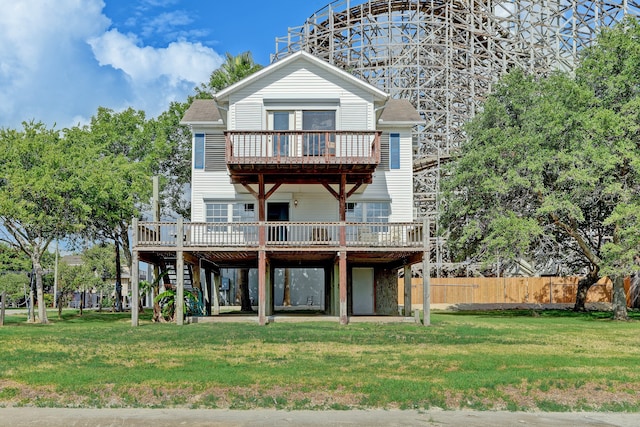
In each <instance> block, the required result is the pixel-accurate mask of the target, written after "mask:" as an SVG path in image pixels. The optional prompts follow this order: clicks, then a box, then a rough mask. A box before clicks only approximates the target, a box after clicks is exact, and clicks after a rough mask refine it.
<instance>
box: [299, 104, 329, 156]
mask: <svg viewBox="0 0 640 427" xmlns="http://www.w3.org/2000/svg"><path fill="white" fill-rule="evenodd" d="M302 130H304V131H332V130H336V112H335V110H330V111H303V112H302ZM327 136H328V138H327ZM335 144H336V143H335V134H334V133H333V132H313V133H311V134H308V135H305V138H304V146H303V153H304V155H306V156H324V155H326V154H329V155H335V150H336V148H335Z"/></svg>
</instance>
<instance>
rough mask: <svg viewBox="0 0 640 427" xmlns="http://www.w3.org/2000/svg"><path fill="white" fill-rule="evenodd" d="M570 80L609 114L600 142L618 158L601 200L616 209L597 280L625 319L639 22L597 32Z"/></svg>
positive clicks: (639, 239) (634, 218) (635, 202)
mask: <svg viewBox="0 0 640 427" xmlns="http://www.w3.org/2000/svg"><path fill="white" fill-rule="evenodd" d="M576 80H577V81H578V82H579V83H580V84H581V85H583V86H586V87H588V88H590V89H591V90H592V91H593V93H595V95H596V96H597V98H598V100H599V101H600V105H602V107H603V108H606V109H607V110H608V111H610V112H611V115H612V120H615V121H616V122H617V123H618V133H617V134H615V135H613V136H611V137H610V139H608V140H607V141H606V143H607V144H609V145H610V146H611V148H612V150H614V152H615V155H616V156H617V157H618V165H619V167H618V168H616V169H615V170H613V171H612V173H613V174H614V175H615V178H616V180H615V187H614V188H612V189H610V190H609V191H608V192H607V197H609V198H613V199H615V200H616V201H617V202H618V203H617V204H616V206H615V208H614V209H613V212H612V214H611V215H610V216H609V217H608V218H607V219H606V221H605V225H606V226H608V227H610V228H612V234H611V239H610V240H608V241H607V242H606V243H605V245H604V247H603V254H602V256H603V261H604V265H605V266H604V268H603V274H606V275H609V276H611V277H612V279H613V283H614V290H613V293H614V295H613V298H614V300H615V301H618V303H617V304H615V309H614V310H615V311H617V312H616V313H615V314H614V316H615V317H617V318H625V317H626V306H624V305H623V304H622V301H623V300H625V299H626V297H625V295H624V286H623V277H624V276H625V275H629V274H633V273H635V275H636V276H637V275H638V272H639V271H640V265H639V264H640V155H639V149H640V146H639V142H638V141H639V136H640V90H639V88H640V22H639V21H638V20H637V18H635V17H628V18H626V19H625V20H624V21H622V22H621V23H620V24H618V25H616V26H615V27H613V28H603V29H602V31H601V33H600V34H599V37H598V40H597V44H596V45H594V46H592V47H590V48H589V49H587V50H586V51H585V55H584V58H583V61H582V64H581V66H580V67H579V68H578V70H577V72H576Z"/></svg>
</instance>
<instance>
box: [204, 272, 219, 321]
mask: <svg viewBox="0 0 640 427" xmlns="http://www.w3.org/2000/svg"><path fill="white" fill-rule="evenodd" d="M212 275H213V281H212V282H213V283H212V286H209V289H211V297H210V298H209V299H210V300H211V298H213V307H212V312H213V315H214V316H219V315H220V282H221V281H222V273H219V274H216V273H215V272H213V271H210V272H208V273H207V278H208V279H209V281H211V276H212ZM209 304H211V303H209Z"/></svg>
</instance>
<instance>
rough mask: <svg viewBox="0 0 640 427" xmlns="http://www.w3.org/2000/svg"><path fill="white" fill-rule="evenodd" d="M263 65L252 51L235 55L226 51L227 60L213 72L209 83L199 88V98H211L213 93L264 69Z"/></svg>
mask: <svg viewBox="0 0 640 427" xmlns="http://www.w3.org/2000/svg"><path fill="white" fill-rule="evenodd" d="M262 68H263V67H262V65H260V64H256V63H255V62H254V61H253V55H252V54H251V52H248V51H247V52H243V53H241V54H239V55H236V56H233V55H231V54H230V53H229V52H227V53H226V60H225V61H224V63H223V64H222V65H221V66H220V68H218V69H216V70H214V71H213V73H211V77H210V78H209V83H208V84H207V85H202V86H201V87H199V88H197V89H196V91H197V93H198V96H197V97H198V98H210V97H211V93H213V94H215V93H216V92H219V91H220V90H222V89H224V88H226V87H228V86H231V85H232V84H234V83H236V82H239V81H240V80H242V79H244V78H245V77H248V76H250V75H251V74H253V73H255V72H256V71H260V70H261V69H262Z"/></svg>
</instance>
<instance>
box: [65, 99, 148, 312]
mask: <svg viewBox="0 0 640 427" xmlns="http://www.w3.org/2000/svg"><path fill="white" fill-rule="evenodd" d="M68 136H69V138H70V139H71V140H74V141H81V143H84V144H88V145H90V146H92V147H93V149H94V150H95V156H94V159H93V160H92V162H91V165H90V170H89V171H88V173H86V176H85V179H84V180H83V182H82V192H83V193H84V197H85V200H86V203H87V205H88V206H89V207H90V214H89V217H90V221H88V223H87V228H86V230H85V233H84V234H85V236H86V237H87V238H88V239H90V240H100V241H105V240H110V241H113V242H114V254H115V262H116V271H115V273H116V305H117V310H118V311H120V310H122V305H121V301H122V295H121V289H122V288H121V283H122V277H121V271H122V269H121V264H122V262H121V258H120V256H121V255H124V258H125V263H126V265H127V266H128V267H129V268H130V267H131V263H132V258H131V244H130V240H129V227H130V225H131V220H132V218H134V217H139V216H140V212H141V211H142V210H143V209H144V206H145V204H146V203H148V201H149V198H150V196H151V175H152V170H153V167H154V165H155V164H157V163H158V151H157V150H155V147H154V143H153V138H152V137H151V136H152V133H151V132H150V131H149V126H148V125H147V121H146V119H145V114H144V112H142V111H135V110H133V109H131V108H129V109H127V110H124V111H122V112H119V113H116V112H114V111H112V110H110V109H107V108H102V107H100V108H99V109H98V112H97V113H96V115H95V116H94V117H92V119H91V124H90V125H89V126H85V127H82V128H74V129H73V131H72V132H69V134H68Z"/></svg>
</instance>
